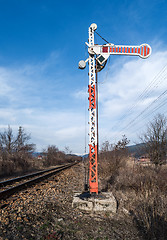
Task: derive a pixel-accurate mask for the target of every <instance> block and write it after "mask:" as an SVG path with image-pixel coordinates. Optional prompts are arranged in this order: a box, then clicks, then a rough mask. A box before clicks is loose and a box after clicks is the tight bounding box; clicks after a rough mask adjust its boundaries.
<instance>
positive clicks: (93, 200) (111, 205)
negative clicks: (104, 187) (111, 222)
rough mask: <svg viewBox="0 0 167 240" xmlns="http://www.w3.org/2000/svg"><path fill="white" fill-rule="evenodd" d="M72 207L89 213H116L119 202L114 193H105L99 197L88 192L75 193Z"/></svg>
mask: <svg viewBox="0 0 167 240" xmlns="http://www.w3.org/2000/svg"><path fill="white" fill-rule="evenodd" d="M72 207H73V208H78V209H80V210H84V211H88V212H102V211H103V212H104V211H105V212H111V213H116V211H117V201H116V199H115V197H114V196H113V194H112V192H103V193H100V194H98V195H90V194H89V193H88V192H86V193H75V194H74V198H73V202H72Z"/></svg>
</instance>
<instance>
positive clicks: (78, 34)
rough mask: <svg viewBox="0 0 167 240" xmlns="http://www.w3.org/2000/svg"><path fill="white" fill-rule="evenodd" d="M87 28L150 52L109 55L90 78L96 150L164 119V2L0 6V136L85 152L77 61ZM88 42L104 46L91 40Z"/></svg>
mask: <svg viewBox="0 0 167 240" xmlns="http://www.w3.org/2000/svg"><path fill="white" fill-rule="evenodd" d="M92 23H96V24H97V30H96V31H97V32H98V33H99V34H100V35H101V36H102V37H103V38H105V39H106V40H107V41H108V42H111V43H114V44H125V45H140V44H142V43H148V44H149V45H150V46H151V47H152V54H151V56H150V57H149V58H148V59H144V60H143V59H141V58H139V57H136V56H135V57H132V56H110V59H109V60H108V63H107V65H106V67H105V69H104V70H102V71H101V72H100V73H99V74H98V82H99V85H98V89H99V141H100V145H101V144H102V143H103V142H104V141H109V142H111V143H114V142H116V141H118V140H119V139H121V137H122V135H123V134H126V136H127V138H128V139H129V140H130V144H131V145H133V144H134V143H136V142H137V141H138V137H139V136H140V134H141V132H142V131H144V130H145V128H146V126H147V124H148V122H149V121H151V120H152V119H153V118H154V115H155V114H156V113H162V114H166V113H167V112H166V111H165V107H166V105H165V104H166V102H167V99H166V98H165V97H166V92H164V91H165V90H166V89H167V84H166V74H167V69H166V64H167V45H166V42H167V27H166V26H167V1H165V0H119V1H117V0H112V1H110V0H104V1H99V0H96V1H94V0H90V1H87V0H85V1H75V0H71V1H67V0H61V1H56V0H35V1H34V0H0V131H1V132H3V131H4V129H6V128H7V127H8V125H10V127H11V128H12V129H13V131H14V132H16V131H17V129H18V127H19V126H22V127H23V128H24V129H25V131H26V132H27V133H30V134H31V142H33V143H35V144H36V151H42V150H43V149H46V148H47V146H48V145H56V146H57V147H58V148H59V149H60V150H62V151H63V150H64V149H65V147H67V146H68V147H69V148H70V150H71V151H72V153H78V154H84V153H85V151H86V152H87V151H88V124H87V122H88V111H87V109H88V99H87V98H88V94H87V86H88V66H87V68H86V69H85V70H79V69H78V62H79V61H80V60H82V59H83V60H86V59H87V57H88V50H87V46H86V45H85V42H87V40H88V28H89V26H90V25H91V24H92ZM95 43H97V44H105V42H104V41H103V40H102V39H101V38H100V37H99V36H98V35H95ZM157 98H158V99H157ZM165 100H166V101H165ZM85 149H86V150H85Z"/></svg>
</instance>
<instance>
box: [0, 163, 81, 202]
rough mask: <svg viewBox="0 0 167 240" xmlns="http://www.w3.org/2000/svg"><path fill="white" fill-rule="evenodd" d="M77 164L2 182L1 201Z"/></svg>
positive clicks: (0, 189)
mask: <svg viewBox="0 0 167 240" xmlns="http://www.w3.org/2000/svg"><path fill="white" fill-rule="evenodd" d="M75 164H77V163H76V162H75V163H69V164H65V165H62V166H59V167H55V168H51V169H48V170H44V171H39V172H36V173H32V174H28V175H24V176H21V177H17V178H13V179H9V180H6V181H3V182H0V200H2V199H6V198H8V197H9V196H11V195H12V194H14V193H16V192H18V191H20V190H22V189H25V188H28V187H30V186H32V185H33V184H35V183H37V182H40V181H42V180H44V179H46V178H48V177H50V176H52V175H54V174H56V173H59V172H60V171H63V170H65V169H67V168H70V167H72V166H73V165H75Z"/></svg>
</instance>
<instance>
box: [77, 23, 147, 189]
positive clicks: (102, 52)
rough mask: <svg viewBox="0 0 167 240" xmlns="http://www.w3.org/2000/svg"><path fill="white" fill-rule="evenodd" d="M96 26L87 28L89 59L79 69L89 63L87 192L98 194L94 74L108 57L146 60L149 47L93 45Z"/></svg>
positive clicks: (143, 45) (101, 67)
mask: <svg viewBox="0 0 167 240" xmlns="http://www.w3.org/2000/svg"><path fill="white" fill-rule="evenodd" d="M96 29H97V25H96V24H95V23H92V24H91V25H90V27H89V42H88V43H86V45H87V46H88V53H89V58H88V59H87V60H86V61H84V60H81V61H80V62H79V68H80V69H84V68H85V67H86V62H89V86H88V93H89V98H88V99H89V191H90V193H96V194H98V174H97V163H98V159H97V157H98V143H97V142H98V134H97V133H98V126H97V99H96V89H97V86H96V74H97V72H99V71H101V70H102V69H103V68H104V67H105V65H106V63H107V60H108V58H109V56H110V55H128V56H139V57H141V58H147V57H149V56H150V54H151V47H150V46H149V45H148V44H142V45H140V46H126V45H115V44H112V43H107V44H105V45H97V44H95V43H94V32H95V31H96Z"/></svg>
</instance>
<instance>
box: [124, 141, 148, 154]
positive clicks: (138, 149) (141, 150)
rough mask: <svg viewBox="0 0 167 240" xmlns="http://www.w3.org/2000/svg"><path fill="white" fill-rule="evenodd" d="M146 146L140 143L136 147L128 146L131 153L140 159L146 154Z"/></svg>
mask: <svg viewBox="0 0 167 240" xmlns="http://www.w3.org/2000/svg"><path fill="white" fill-rule="evenodd" d="M144 146H145V144H144V143H139V144H136V145H132V146H128V147H127V148H128V151H129V153H131V154H133V155H134V156H135V157H140V156H142V155H143V154H145V147H144Z"/></svg>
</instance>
